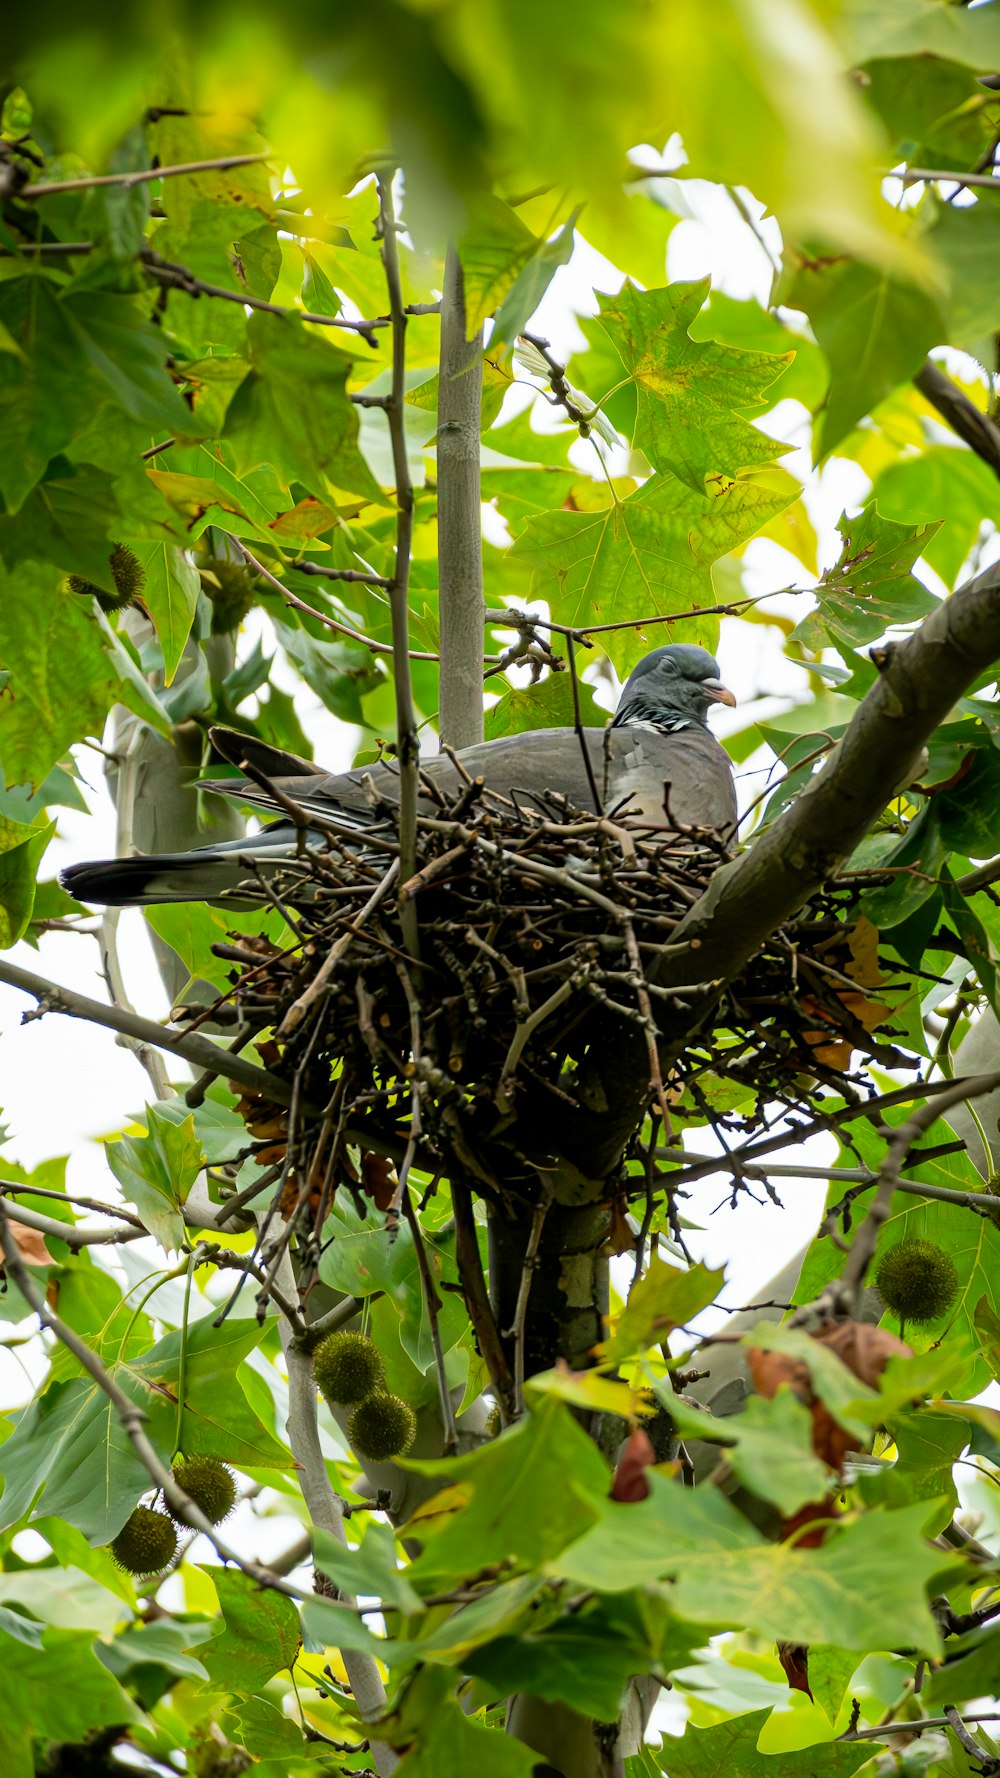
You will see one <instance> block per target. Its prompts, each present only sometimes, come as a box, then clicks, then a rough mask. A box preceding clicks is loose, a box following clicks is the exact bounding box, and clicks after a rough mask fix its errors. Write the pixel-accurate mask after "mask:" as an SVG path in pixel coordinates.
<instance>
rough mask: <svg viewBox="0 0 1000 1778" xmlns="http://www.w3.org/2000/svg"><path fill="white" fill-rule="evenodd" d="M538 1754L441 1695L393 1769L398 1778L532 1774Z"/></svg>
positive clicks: (495, 1777)
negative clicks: (441, 1697)
mask: <svg viewBox="0 0 1000 1778" xmlns="http://www.w3.org/2000/svg"><path fill="white" fill-rule="evenodd" d="M537 1766H538V1755H537V1753H534V1752H532V1750H531V1749H530V1748H527V1747H524V1746H523V1745H522V1744H521V1742H520V1741H515V1740H513V1739H512V1737H511V1736H510V1735H506V1734H504V1733H503V1731H502V1730H497V1729H487V1728H484V1727H482V1726H481V1725H480V1724H479V1723H477V1722H475V1721H474V1720H473V1719H472V1718H470V1717H468V1716H466V1715H465V1713H464V1711H463V1710H462V1708H461V1706H460V1705H459V1704H457V1703H456V1702H455V1700H454V1699H453V1698H444V1699H442V1700H441V1702H440V1703H439V1704H438V1705H437V1707H436V1709H434V1710H433V1711H432V1712H429V1713H428V1714H427V1716H426V1717H425V1719H424V1721H423V1723H422V1725H421V1727H420V1729H419V1731H418V1734H417V1738H416V1744H415V1745H414V1746H413V1747H412V1748H411V1749H410V1751H409V1752H408V1753H407V1754H406V1755H405V1757H404V1758H403V1759H402V1760H401V1761H400V1763H399V1765H398V1766H397V1768H396V1770H397V1771H398V1772H399V1773H400V1774H401V1778H442V1774H443V1773H445V1772H456V1773H457V1772H475V1773H476V1774H477V1778H532V1773H533V1772H535V1771H536V1770H537Z"/></svg>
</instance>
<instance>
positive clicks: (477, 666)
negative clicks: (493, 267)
mask: <svg viewBox="0 0 1000 1778" xmlns="http://www.w3.org/2000/svg"><path fill="white" fill-rule="evenodd" d="M482 343H483V336H482V329H480V330H479V332H478V333H477V334H476V336H475V338H474V339H471V340H470V339H467V338H466V324H465V296H464V290H463V280H462V266H461V261H460V260H459V257H458V254H457V252H456V251H455V248H454V247H449V249H448V254H447V258H446V260H445V268H444V290H443V292H442V297H441V358H440V367H439V376H438V432H437V466H438V581H439V587H440V601H441V606H440V609H441V709H440V729H441V738H442V740H445V741H447V742H448V743H449V745H450V746H452V747H472V746H474V745H475V744H476V742H477V741H481V740H482V738H483V618H484V612H485V609H486V605H485V600H484V598H483V542H482V526H481V521H480V488H479V429H480V413H481V407H482V387H483V373H482Z"/></svg>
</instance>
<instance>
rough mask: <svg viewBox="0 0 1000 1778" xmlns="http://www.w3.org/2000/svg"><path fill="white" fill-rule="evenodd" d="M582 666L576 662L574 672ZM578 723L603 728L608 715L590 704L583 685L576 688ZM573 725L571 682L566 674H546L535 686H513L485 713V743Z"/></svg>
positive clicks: (589, 694) (590, 689)
mask: <svg viewBox="0 0 1000 1778" xmlns="http://www.w3.org/2000/svg"><path fill="white" fill-rule="evenodd" d="M583 664H584V663H583V661H578V662H577V672H579V671H580V668H581V667H582V666H583ZM580 720H581V722H582V723H583V724H584V725H585V726H586V727H588V728H603V727H604V724H605V723H606V722H607V720H608V712H607V711H606V710H602V709H601V706H600V704H597V703H595V702H594V692H593V687H592V686H590V685H588V684H586V682H581V684H580ZM574 725H575V712H574V709H573V681H572V679H571V677H570V674H569V671H568V670H567V671H566V672H565V673H548V674H547V675H546V677H545V678H544V679H543V680H541V681H540V683H539V684H538V685H526V686H524V687H521V686H516V685H515V686H512V687H511V688H510V690H509V691H505V692H504V694H503V697H502V698H501V699H500V700H499V702H498V703H496V704H494V706H493V708H492V710H488V711H487V712H486V739H487V741H496V740H499V739H500V737H501V736H502V735H523V734H526V733H528V732H530V731H531V730H533V729H540V728H572V727H574Z"/></svg>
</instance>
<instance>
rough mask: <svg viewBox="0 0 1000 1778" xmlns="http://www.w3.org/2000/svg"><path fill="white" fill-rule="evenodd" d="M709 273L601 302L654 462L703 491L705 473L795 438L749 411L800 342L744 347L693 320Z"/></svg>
mask: <svg viewBox="0 0 1000 1778" xmlns="http://www.w3.org/2000/svg"><path fill="white" fill-rule="evenodd" d="M710 283H711V281H710V279H708V278H699V279H698V280H697V281H696V282H695V283H692V284H670V285H668V286H667V288H666V289H664V290H637V289H636V287H635V285H634V284H625V285H624V286H623V287H622V290H621V292H620V293H619V295H618V296H616V297H615V298H614V299H613V300H612V301H611V302H609V303H607V304H606V305H605V306H604V307H602V309H601V314H600V322H601V326H602V327H603V328H604V330H605V332H606V333H607V335H608V337H609V339H610V340H611V342H612V344H613V345H614V347H615V349H616V351H617V352H618V356H619V357H620V359H621V361H622V363H623V365H624V366H625V369H626V371H627V372H628V375H629V377H630V379H631V380H632V381H633V382H634V383H635V385H636V416H635V437H634V442H635V444H637V445H638V446H639V447H640V448H641V449H642V450H643V451H644V452H645V454H646V456H647V457H648V458H649V461H650V463H651V464H652V465H653V467H654V469H661V470H672V472H673V473H674V475H677V476H679V477H680V479H681V481H683V482H686V483H687V484H688V486H689V487H691V488H694V489H695V490H696V492H697V493H699V494H700V493H701V492H702V491H703V489H704V486H705V479H706V477H707V476H709V475H712V474H714V473H718V472H721V473H723V474H725V475H736V474H738V472H739V471H740V470H741V469H752V468H753V467H754V465H755V464H758V463H771V462H773V461H774V459H775V457H780V456H782V455H783V453H784V452H786V451H787V450H788V449H789V446H788V445H786V444H782V443H781V442H780V441H778V440H776V439H773V438H769V437H768V436H767V434H766V433H765V432H760V431H759V430H758V429H757V427H756V426H752V425H751V424H750V421H749V420H748V419H746V418H745V417H744V415H745V413H746V411H748V410H750V411H752V410H753V409H755V408H760V406H761V404H762V403H763V401H764V395H765V391H766V390H767V389H769V388H770V386H771V384H772V383H773V382H775V380H776V379H777V378H778V377H779V376H780V375H781V373H782V371H783V370H785V369H786V368H787V366H788V365H789V364H790V363H791V361H792V359H793V358H794V356H795V354H794V352H784V353H780V354H779V353H771V352H744V351H741V350H740V349H739V348H737V347H735V346H720V345H718V344H717V343H716V341H715V340H694V339H692V338H691V335H690V333H689V332H688V329H689V327H690V325H691V322H692V321H693V320H694V318H695V316H696V315H697V314H698V311H699V310H700V308H701V307H702V304H703V303H704V301H705V298H706V297H707V295H708V292H709V288H710Z"/></svg>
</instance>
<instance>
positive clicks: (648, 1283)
mask: <svg viewBox="0 0 1000 1778" xmlns="http://www.w3.org/2000/svg"><path fill="white" fill-rule="evenodd" d="M724 1282H725V1271H724V1270H723V1269H722V1268H720V1269H719V1270H718V1271H716V1272H713V1271H711V1270H710V1269H709V1268H708V1267H707V1266H703V1265H701V1264H700V1263H699V1264H697V1265H693V1266H690V1267H689V1268H688V1270H687V1271H682V1270H681V1269H680V1267H678V1266H668V1265H667V1264H666V1262H665V1261H664V1260H662V1259H660V1258H659V1256H658V1255H657V1254H655V1253H654V1254H653V1256H652V1258H651V1259H650V1262H649V1267H648V1270H647V1271H646V1274H645V1276H644V1277H642V1278H640V1279H639V1281H638V1283H637V1284H636V1285H635V1286H634V1287H633V1289H632V1291H631V1294H630V1296H629V1299H628V1302H627V1303H626V1305H625V1308H624V1309H623V1310H622V1313H621V1315H620V1316H619V1319H618V1325H617V1327H616V1328H615V1331H614V1333H613V1334H612V1335H611V1338H610V1339H607V1340H605V1341H604V1342H603V1344H602V1345H601V1348H600V1353H601V1362H602V1364H616V1365H617V1364H621V1362H622V1360H623V1359H625V1358H630V1357H631V1356H632V1354H633V1353H635V1352H645V1351H646V1350H647V1348H648V1347H650V1346H656V1345H659V1344H660V1343H661V1342H662V1341H663V1340H665V1339H667V1338H668V1336H669V1335H670V1334H671V1333H672V1332H673V1330H674V1328H675V1327H683V1326H684V1324H685V1323H686V1322H688V1321H690V1320H691V1318H692V1316H694V1315H697V1314H699V1313H700V1312H701V1310H702V1309H705V1308H707V1307H708V1304H709V1303H711V1302H714V1300H715V1298H716V1297H717V1296H718V1294H719V1292H720V1290H721V1289H722V1286H723V1284H724Z"/></svg>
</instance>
